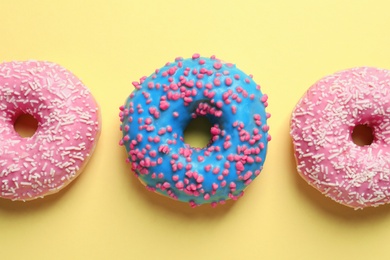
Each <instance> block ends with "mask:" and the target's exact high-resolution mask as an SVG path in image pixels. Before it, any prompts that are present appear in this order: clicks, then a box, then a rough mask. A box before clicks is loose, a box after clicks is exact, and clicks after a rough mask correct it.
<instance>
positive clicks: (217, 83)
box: [214, 78, 221, 86]
mask: <svg viewBox="0 0 390 260" xmlns="http://www.w3.org/2000/svg"><path fill="white" fill-rule="evenodd" d="M214 85H215V86H220V85H221V81H220V80H219V78H215V79H214Z"/></svg>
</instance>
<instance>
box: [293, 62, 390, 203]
mask: <svg viewBox="0 0 390 260" xmlns="http://www.w3.org/2000/svg"><path fill="white" fill-rule="evenodd" d="M359 125H366V126H367V127H369V128H370V129H371V131H372V135H373V142H372V143H371V144H369V145H364V146H359V145H357V144H355V142H354V141H353V139H352V132H353V130H354V128H355V127H356V126H359ZM291 136H292V139H293V144H294V148H295V157H296V161H297V169H298V172H299V173H300V175H301V176H302V177H303V179H305V180H306V181H307V182H308V183H309V184H310V185H312V186H313V187H315V188H316V189H318V190H319V191H320V192H322V193H323V194H324V195H326V196H327V197H330V198H331V199H333V200H335V201H337V202H339V203H341V204H343V205H346V206H349V207H352V208H355V209H361V208H365V207H370V206H371V207H376V206H379V205H382V204H386V203H389V202H390V71H388V70H384V69H377V68H370V67H361V68H353V69H349V70H344V71H341V72H338V73H336V74H334V75H331V76H327V77H324V78H323V79H321V80H320V81H318V82H317V83H315V84H314V85H313V86H312V87H311V88H310V89H309V90H308V91H307V93H306V94H305V95H304V96H303V97H302V98H301V100H300V101H299V102H298V104H297V105H296V107H295V109H294V111H293V113H292V120H291Z"/></svg>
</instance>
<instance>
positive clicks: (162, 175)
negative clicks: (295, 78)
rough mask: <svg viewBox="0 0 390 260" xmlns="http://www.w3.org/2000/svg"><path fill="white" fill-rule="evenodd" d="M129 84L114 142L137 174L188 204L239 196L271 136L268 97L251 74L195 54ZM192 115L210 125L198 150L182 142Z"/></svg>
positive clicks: (151, 186)
mask: <svg viewBox="0 0 390 260" xmlns="http://www.w3.org/2000/svg"><path fill="white" fill-rule="evenodd" d="M200 75H201V76H200ZM200 84H201V85H200ZM134 85H135V87H136V90H135V91H134V92H133V93H132V94H131V95H130V96H129V98H128V99H127V100H126V103H125V105H124V106H123V107H121V110H122V111H121V114H120V116H121V121H122V125H121V129H122V132H123V136H124V137H123V139H122V140H121V144H123V145H124V146H125V148H126V150H127V152H128V159H129V161H130V162H131V164H132V169H133V170H134V171H135V173H136V174H137V176H138V177H139V179H140V180H141V181H142V182H143V183H144V184H145V185H146V186H147V187H148V188H149V189H150V190H153V191H156V192H158V193H161V194H163V195H166V196H169V197H172V198H174V199H178V200H180V201H184V202H189V203H190V204H191V205H192V206H195V205H200V204H204V203H212V205H215V204H216V203H218V202H221V203H222V202H224V201H225V200H226V199H229V198H232V199H236V198H238V197H239V196H241V195H242V194H243V190H244V189H245V188H246V187H247V185H249V183H250V182H251V181H252V180H253V179H254V178H255V177H256V176H257V175H258V174H259V173H260V171H261V169H262V167H263V164H264V161H265V157H266V151H267V145H268V140H269V139H270V136H269V134H268V126H267V122H266V121H267V117H269V115H267V114H266V112H265V107H266V106H267V96H266V95H263V94H262V93H261V91H260V87H259V86H258V85H257V84H256V83H255V82H254V81H253V80H252V78H251V77H249V76H248V75H246V74H245V73H244V72H242V71H241V70H239V69H238V68H236V66H235V65H233V64H229V63H222V62H221V61H219V60H217V59H214V58H203V57H197V56H194V57H193V58H192V59H185V60H183V59H181V58H179V59H176V61H175V62H173V63H168V64H166V65H165V66H164V67H163V68H161V69H159V70H156V72H155V73H153V74H152V75H151V76H149V77H147V78H143V79H141V82H140V83H136V84H134ZM198 116H206V117H207V118H208V119H209V120H210V122H211V124H212V125H214V127H213V128H212V130H211V132H212V136H213V137H212V138H213V141H212V142H211V143H210V144H209V145H208V146H207V147H205V148H203V149H200V148H192V147H190V146H189V145H187V144H185V143H184V141H183V132H184V129H185V128H186V126H187V125H188V123H189V122H190V121H191V120H192V118H194V117H198Z"/></svg>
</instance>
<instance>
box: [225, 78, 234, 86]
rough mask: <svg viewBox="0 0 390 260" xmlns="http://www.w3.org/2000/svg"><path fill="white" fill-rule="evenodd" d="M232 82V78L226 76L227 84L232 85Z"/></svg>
mask: <svg viewBox="0 0 390 260" xmlns="http://www.w3.org/2000/svg"><path fill="white" fill-rule="evenodd" d="M232 83H233V81H232V79H231V78H226V79H225V84H226V86H230V85H232Z"/></svg>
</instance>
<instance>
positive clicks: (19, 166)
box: [0, 61, 101, 201]
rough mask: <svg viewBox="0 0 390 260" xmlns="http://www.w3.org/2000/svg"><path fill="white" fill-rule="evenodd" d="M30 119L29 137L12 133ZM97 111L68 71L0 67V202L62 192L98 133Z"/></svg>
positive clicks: (43, 65) (30, 64)
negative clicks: (25, 118) (32, 123)
mask: <svg viewBox="0 0 390 260" xmlns="http://www.w3.org/2000/svg"><path fill="white" fill-rule="evenodd" d="M25 114H29V115H31V116H32V117H33V118H34V119H35V120H36V121H37V123H38V127H37V130H36V132H35V133H34V134H33V136H31V137H26V138H23V137H21V136H20V135H19V134H18V133H17V132H16V130H15V128H14V124H15V121H16V120H17V119H18V118H19V117H20V116H21V115H25ZM100 125H101V124H100V111H99V109H98V105H97V103H96V102H95V100H94V98H93V97H92V95H91V94H90V92H89V90H88V89H87V88H86V87H85V86H84V85H83V84H82V83H81V82H80V80H79V79H77V78H76V76H74V75H73V74H72V73H71V72H69V71H68V70H66V69H64V68H63V67H61V66H59V65H57V64H54V63H50V62H45V61H20V62H19V61H15V62H5V63H2V64H0V185H1V189H0V197H1V198H5V199H11V200H21V201H27V200H33V199H36V198H41V197H44V196H46V195H49V194H53V193H56V192H58V191H59V190H61V189H62V188H64V187H65V186H66V185H67V184H69V183H70V182H71V181H72V180H74V179H75V178H76V177H77V176H78V175H79V174H80V173H81V171H82V169H83V167H84V166H85V165H86V163H87V161H88V159H89V158H90V156H91V154H92V152H93V150H94V148H95V146H96V143H97V141H98V138H99V134H100Z"/></svg>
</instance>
